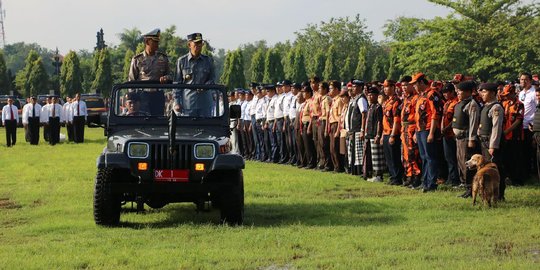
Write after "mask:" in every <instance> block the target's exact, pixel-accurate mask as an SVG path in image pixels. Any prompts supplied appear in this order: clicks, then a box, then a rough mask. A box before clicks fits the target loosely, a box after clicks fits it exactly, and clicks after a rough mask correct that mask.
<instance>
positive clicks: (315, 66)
mask: <svg viewBox="0 0 540 270" xmlns="http://www.w3.org/2000/svg"><path fill="white" fill-rule="evenodd" d="M325 62H326V59H325V57H324V53H323V52H322V51H320V50H319V51H318V52H317V53H316V54H315V57H314V58H313V62H311V63H312V64H311V68H310V71H309V76H310V77H312V76H322V73H323V71H324V64H325ZM308 67H309V66H308Z"/></svg>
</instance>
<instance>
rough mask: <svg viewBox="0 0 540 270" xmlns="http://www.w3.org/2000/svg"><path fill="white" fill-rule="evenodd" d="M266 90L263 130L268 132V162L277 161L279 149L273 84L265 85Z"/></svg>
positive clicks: (275, 97)
mask: <svg viewBox="0 0 540 270" xmlns="http://www.w3.org/2000/svg"><path fill="white" fill-rule="evenodd" d="M265 88H266V91H267V93H268V99H269V101H268V107H267V108H266V124H265V130H266V131H267V132H268V137H269V139H270V151H269V152H268V153H269V155H268V160H267V161H268V162H273V163H278V162H279V151H278V144H277V137H276V116H275V111H276V107H277V102H276V101H277V96H276V87H275V86H274V85H266V86H265Z"/></svg>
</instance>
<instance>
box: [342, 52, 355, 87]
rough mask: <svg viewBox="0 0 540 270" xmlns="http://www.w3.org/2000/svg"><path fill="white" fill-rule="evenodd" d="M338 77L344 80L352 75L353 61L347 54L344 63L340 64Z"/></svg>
mask: <svg viewBox="0 0 540 270" xmlns="http://www.w3.org/2000/svg"><path fill="white" fill-rule="evenodd" d="M339 77H340V78H341V80H344V81H348V80H350V79H352V78H353V77H354V62H353V61H352V60H351V57H350V56H347V59H345V63H343V65H342V66H341V70H340V72H339Z"/></svg>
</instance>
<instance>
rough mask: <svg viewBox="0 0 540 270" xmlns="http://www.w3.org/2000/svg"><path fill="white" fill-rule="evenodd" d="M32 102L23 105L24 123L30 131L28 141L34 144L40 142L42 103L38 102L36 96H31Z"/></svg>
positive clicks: (28, 131)
mask: <svg viewBox="0 0 540 270" xmlns="http://www.w3.org/2000/svg"><path fill="white" fill-rule="evenodd" d="M29 100H30V102H29V103H28V104H26V105H24V107H23V111H22V114H23V116H22V123H23V125H24V126H25V128H26V131H27V133H28V142H30V144H32V145H38V144H39V125H40V116H41V105H39V104H38V103H36V97H34V96H32V97H30V98H29Z"/></svg>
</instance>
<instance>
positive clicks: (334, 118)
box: [326, 81, 347, 172]
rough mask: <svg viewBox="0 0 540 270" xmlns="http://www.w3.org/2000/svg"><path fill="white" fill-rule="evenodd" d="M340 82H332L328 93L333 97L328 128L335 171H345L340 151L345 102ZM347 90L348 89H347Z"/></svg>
mask: <svg viewBox="0 0 540 270" xmlns="http://www.w3.org/2000/svg"><path fill="white" fill-rule="evenodd" d="M340 87H341V85H340V83H339V82H338V81H331V82H330V93H328V95H329V96H330V97H331V98H332V102H331V105H330V110H329V112H328V124H327V126H326V130H327V132H328V135H329V136H328V137H329V143H330V146H329V148H330V158H331V160H332V165H333V168H334V171H335V172H343V171H345V169H344V168H343V155H342V154H341V153H340V151H339V145H340V139H339V138H340V128H339V120H340V119H341V113H342V112H343V106H344V104H343V102H342V99H341V97H340V95H339V94H340ZM345 92H347V91H345Z"/></svg>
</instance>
